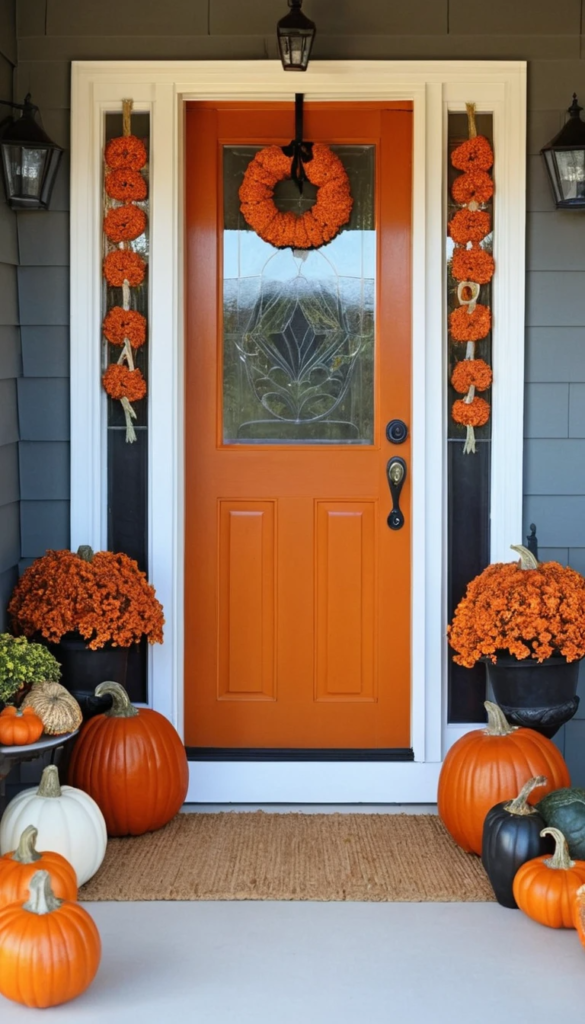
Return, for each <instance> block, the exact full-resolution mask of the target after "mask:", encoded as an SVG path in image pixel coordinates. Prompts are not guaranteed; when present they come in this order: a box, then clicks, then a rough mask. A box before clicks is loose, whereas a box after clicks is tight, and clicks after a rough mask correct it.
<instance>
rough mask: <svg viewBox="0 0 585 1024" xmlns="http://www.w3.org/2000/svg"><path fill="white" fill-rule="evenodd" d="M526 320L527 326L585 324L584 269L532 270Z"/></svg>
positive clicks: (528, 278)
mask: <svg viewBox="0 0 585 1024" xmlns="http://www.w3.org/2000/svg"><path fill="white" fill-rule="evenodd" d="M526 323H527V325H528V327H583V326H585V272H583V271H565V272H564V273H558V272H555V271H553V272H550V271H531V270H529V272H528V274H527V281H526Z"/></svg>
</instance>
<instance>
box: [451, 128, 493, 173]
mask: <svg viewBox="0 0 585 1024" xmlns="http://www.w3.org/2000/svg"><path fill="white" fill-rule="evenodd" d="M493 162H494V153H493V150H492V147H491V146H490V144H489V142H488V140H487V139H486V138H485V136H483V135H476V136H475V138H474V139H467V140H466V141H465V142H462V143H461V145H460V146H457V148H456V149H454V150H453V152H452V153H451V163H452V164H453V167H456V168H457V170H458V171H470V170H480V171H489V169H490V167H491V166H492V164H493Z"/></svg>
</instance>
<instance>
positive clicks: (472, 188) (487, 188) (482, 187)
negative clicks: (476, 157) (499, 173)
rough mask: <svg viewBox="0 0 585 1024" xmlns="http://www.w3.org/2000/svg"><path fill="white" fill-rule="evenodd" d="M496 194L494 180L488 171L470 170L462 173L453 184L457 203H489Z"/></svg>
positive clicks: (452, 191) (454, 197)
mask: <svg viewBox="0 0 585 1024" xmlns="http://www.w3.org/2000/svg"><path fill="white" fill-rule="evenodd" d="M493 194H494V182H493V179H492V178H490V176H489V174H488V173H487V171H479V170H478V171H475V170H473V171H469V172H468V173H467V174H460V175H459V177H458V178H456V179H455V181H454V182H453V185H452V186H451V195H452V196H453V199H454V200H455V202H456V203H480V204H481V203H487V202H489V200H490V199H491V198H492V196H493Z"/></svg>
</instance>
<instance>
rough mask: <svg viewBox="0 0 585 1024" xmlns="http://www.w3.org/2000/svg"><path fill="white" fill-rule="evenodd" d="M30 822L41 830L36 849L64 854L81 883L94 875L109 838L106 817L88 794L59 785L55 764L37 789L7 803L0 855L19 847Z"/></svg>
mask: <svg viewBox="0 0 585 1024" xmlns="http://www.w3.org/2000/svg"><path fill="white" fill-rule="evenodd" d="M28 825H34V827H35V828H36V829H38V837H37V850H40V851H41V852H42V851H43V850H51V851H52V852H53V853H60V854H61V855H62V856H63V857H65V858H66V860H68V861H69V863H70V864H71V865H72V866H73V867H74V869H75V873H76V875H77V884H78V885H83V883H84V882H87V881H88V880H89V879H90V878H91V877H92V875H95V873H96V871H97V869H98V868H99V866H100V864H101V863H102V861H103V859H104V857H105V853H106V844H107V841H108V836H107V832H106V823H105V821H104V816H103V814H102V812H101V811H100V809H99V807H98V805H97V804H96V802H95V800H92V798H91V797H90V796H88V795H87V793H84V792H83V791H82V790H81V789H75V788H74V787H73V786H60V784H59V772H58V771H57V768H56V766H55V765H49V767H48V768H45V770H44V772H43V775H42V778H41V783H40V786H39V788H38V789H26V790H25V791H24V792H23V793H18V795H17V796H15V797H14V800H11V801H10V803H9V804H8V807H7V808H6V810H5V811H4V814H3V815H2V821H1V822H0V854H5V853H10V851H11V850H15V849H16V847H17V846H18V840H19V838H20V835H21V833H22V831H23V830H24V829H25V828H26V827H27V826H28Z"/></svg>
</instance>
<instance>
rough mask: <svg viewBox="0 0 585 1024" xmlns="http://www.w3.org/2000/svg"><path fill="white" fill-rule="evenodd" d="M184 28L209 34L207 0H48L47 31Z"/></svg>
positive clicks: (119, 31)
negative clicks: (124, 0)
mask: <svg viewBox="0 0 585 1024" xmlns="http://www.w3.org/2000/svg"><path fill="white" fill-rule="evenodd" d="M179 26H180V28H182V29H184V31H185V34H186V35H206V34H207V32H208V28H209V22H208V4H207V3H206V2H205V0H195V2H194V0H165V3H164V4H162V3H160V0H142V2H141V3H140V4H136V3H121V2H120V0H100V3H81V4H80V3H79V0H47V34H48V35H56V36H70V35H89V36H91V35H94V36H103V35H113V34H114V32H113V31H112V30H113V29H114V30H115V33H116V34H117V35H120V36H132V35H134V33H135V32H136V30H137V29H138V30H139V31H140V33H141V35H145V36H146V35H155V36H158V35H165V33H167V32H168V31H169V28H171V27H174V28H175V29H177V28H179Z"/></svg>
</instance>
